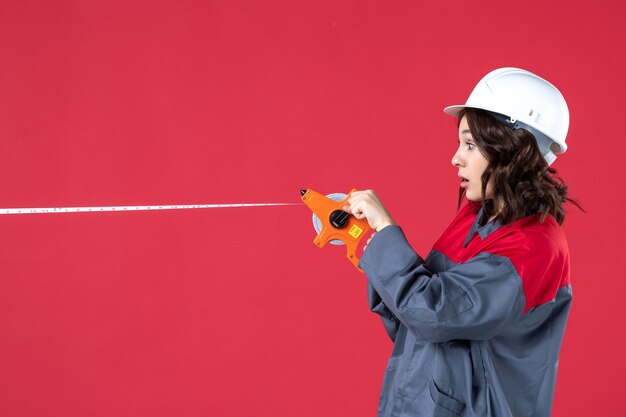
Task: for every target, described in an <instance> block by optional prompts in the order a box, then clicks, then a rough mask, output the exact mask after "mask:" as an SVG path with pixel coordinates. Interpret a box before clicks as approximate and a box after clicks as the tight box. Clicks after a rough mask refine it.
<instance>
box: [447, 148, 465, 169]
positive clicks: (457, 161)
mask: <svg viewBox="0 0 626 417" xmlns="http://www.w3.org/2000/svg"><path fill="white" fill-rule="evenodd" d="M450 162H452V166H453V167H455V168H458V167H460V166H461V165H462V162H463V159H462V158H461V155H459V151H458V149H457V151H456V152H455V153H454V155H453V156H452V161H450Z"/></svg>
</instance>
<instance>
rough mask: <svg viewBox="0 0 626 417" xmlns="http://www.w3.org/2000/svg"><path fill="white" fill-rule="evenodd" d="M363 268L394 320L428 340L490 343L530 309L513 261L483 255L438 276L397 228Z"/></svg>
mask: <svg viewBox="0 0 626 417" xmlns="http://www.w3.org/2000/svg"><path fill="white" fill-rule="evenodd" d="M360 267H361V268H362V269H363V270H364V271H365V273H366V274H367V277H368V279H369V282H370V284H371V286H372V288H373V289H374V290H375V292H376V293H377V294H378V295H379V297H380V298H381V300H382V303H384V306H386V308H388V309H389V312H390V313H391V314H392V316H393V317H395V318H396V319H397V320H399V321H400V322H401V323H402V324H404V325H405V326H406V327H407V328H408V329H409V330H410V331H412V332H413V333H414V334H415V335H416V336H417V337H418V338H420V339H422V340H426V341H431V342H445V341H449V340H453V339H488V338H490V337H493V336H494V335H495V334H498V333H499V332H500V331H501V330H502V329H504V328H506V326H507V325H509V324H511V323H513V322H514V321H515V320H516V319H517V318H519V317H520V316H521V314H522V312H523V309H524V304H525V299H524V293H523V290H522V284H521V280H520V279H519V276H518V275H517V271H516V270H515V268H514V267H513V265H512V263H511V262H510V261H509V259H508V258H506V257H503V256H497V255H491V254H487V253H481V254H479V255H477V256H476V257H474V258H472V259H470V260H469V261H468V262H466V263H463V264H459V265H456V266H454V267H453V268H451V269H449V270H447V271H443V272H441V273H439V274H434V273H432V272H431V271H429V270H428V268H427V267H426V265H425V263H424V260H423V259H422V258H420V257H419V256H418V255H417V254H416V253H415V251H413V249H412V248H411V247H410V245H409V244H408V242H407V241H406V238H405V237H404V234H403V233H402V230H401V229H400V228H399V227H397V226H393V225H392V226H387V227H385V228H384V229H383V230H381V231H379V232H378V233H377V234H376V236H375V237H374V238H373V239H372V241H371V242H370V244H369V245H368V247H367V249H366V251H365V252H364V254H363V257H362V258H361V263H360Z"/></svg>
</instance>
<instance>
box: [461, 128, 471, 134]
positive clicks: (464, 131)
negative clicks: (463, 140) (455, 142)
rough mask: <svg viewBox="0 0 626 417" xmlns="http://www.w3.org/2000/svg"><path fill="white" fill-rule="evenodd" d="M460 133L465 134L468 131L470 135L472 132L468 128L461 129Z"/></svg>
mask: <svg viewBox="0 0 626 417" xmlns="http://www.w3.org/2000/svg"><path fill="white" fill-rule="evenodd" d="M460 133H461V134H462V135H464V134H467V133H469V134H470V135H471V134H472V132H470V130H469V129H464V130H461V132H460Z"/></svg>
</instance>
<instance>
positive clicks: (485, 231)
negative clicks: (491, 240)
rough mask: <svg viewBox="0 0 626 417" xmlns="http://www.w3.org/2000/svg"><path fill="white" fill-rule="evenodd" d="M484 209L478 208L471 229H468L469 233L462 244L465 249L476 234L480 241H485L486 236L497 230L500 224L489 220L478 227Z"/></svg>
mask: <svg viewBox="0 0 626 417" xmlns="http://www.w3.org/2000/svg"><path fill="white" fill-rule="evenodd" d="M483 214H484V209H483V208H482V207H480V210H478V213H477V214H476V217H475V218H474V222H473V223H472V227H470V231H469V233H468V234H467V237H466V238H465V241H464V242H463V247H466V246H467V245H468V244H469V243H470V242H471V241H472V238H473V237H474V235H475V234H476V233H478V236H480V238H481V239H483V240H484V239H486V238H487V236H489V235H490V234H492V233H493V232H495V231H496V230H498V229H499V228H500V227H501V226H502V223H501V222H499V221H496V220H491V221H488V222H487V223H485V224H484V225H483V226H481V225H480V219H481V218H482V217H483Z"/></svg>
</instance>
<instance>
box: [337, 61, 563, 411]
mask: <svg viewBox="0 0 626 417" xmlns="http://www.w3.org/2000/svg"><path fill="white" fill-rule="evenodd" d="M445 112H446V113H448V114H451V115H453V116H456V117H458V118H459V125H458V126H459V131H458V136H459V147H458V150H457V151H456V153H455V154H454V157H453V158H452V165H453V166H454V167H455V168H457V170H458V175H459V178H460V181H461V188H460V199H459V205H460V206H461V205H462V208H461V209H460V210H459V212H458V214H457V216H456V217H455V219H454V220H453V221H452V223H451V224H450V226H448V228H447V229H446V230H445V232H444V233H443V235H442V237H441V238H440V239H439V240H438V241H437V242H436V243H435V245H434V246H433V249H432V251H431V252H430V253H429V255H428V257H427V258H426V260H423V259H422V258H421V257H420V256H419V255H417V254H416V253H415V252H414V251H413V250H412V249H411V247H410V246H409V244H408V243H407V241H406V239H405V237H404V235H403V233H402V230H401V229H400V227H398V226H397V225H395V223H394V221H393V219H392V218H391V216H390V215H389V213H388V212H387V211H386V210H385V208H384V206H383V205H382V204H381V202H380V200H379V199H378V197H377V196H376V194H375V193H374V192H373V191H359V192H353V193H352V194H351V196H350V198H349V200H348V205H347V206H346V207H344V210H346V211H348V212H350V213H352V214H354V215H355V216H356V217H358V218H367V220H368V222H369V224H370V226H371V227H372V229H374V230H375V231H376V233H375V235H373V236H372V238H370V240H369V241H368V245H367V247H366V249H365V252H364V253H363V256H362V258H361V261H360V267H361V268H362V269H363V270H364V271H365V273H366V274H367V277H368V289H369V291H368V296H369V302H370V307H371V309H372V311H373V312H375V313H377V314H379V315H380V316H381V318H382V321H383V324H384V326H385V329H386V330H387V333H388V334H389V336H390V337H391V339H392V340H393V341H394V349H393V352H392V355H391V358H390V360H389V363H388V367H387V370H386V373H385V377H384V382H383V388H382V394H381V398H380V405H379V416H420V417H421V416H481V417H485V416H488V417H491V416H515V417H522V416H529V417H530V416H533V417H541V416H546V417H547V416H549V415H550V412H551V408H552V399H553V395H554V386H555V379H556V371H557V364H558V356H559V350H560V346H561V341H562V338H563V332H564V329H565V324H566V321H567V315H568V312H569V307H570V303H571V298H572V294H571V288H570V283H569V254H568V248H567V242H566V239H565V236H564V234H563V231H562V229H561V227H560V224H561V223H562V222H563V220H564V217H565V214H564V211H563V203H564V202H566V201H569V199H568V198H567V197H566V195H567V187H565V186H564V185H563V183H562V182H561V181H560V180H559V179H558V178H556V177H555V171H554V170H553V169H551V168H549V165H550V164H551V163H552V162H553V161H554V159H556V155H555V154H558V153H562V152H564V151H565V150H566V149H567V148H566V145H565V136H566V134H567V129H568V125H569V113H568V110H567V106H566V104H565V100H564V99H563V96H562V95H561V94H560V93H559V91H558V90H557V89H556V88H555V87H554V86H553V85H551V84H550V83H548V82H547V81H545V80H543V79H541V78H539V77H538V76H536V75H534V74H532V73H530V72H528V71H524V70H520V69H516V68H502V69H498V70H495V71H493V72H491V73H489V74H487V76H485V77H484V78H483V79H482V80H481V81H480V82H479V83H478V85H477V86H476V88H475V89H474V91H473V92H472V94H471V95H470V97H469V99H468V100H467V103H466V104H465V105H462V106H452V107H448V108H446V109H445ZM465 200H467V201H466V202H465Z"/></svg>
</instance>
